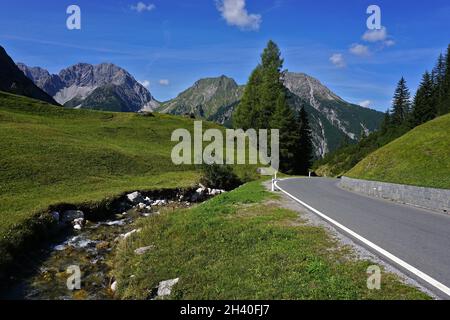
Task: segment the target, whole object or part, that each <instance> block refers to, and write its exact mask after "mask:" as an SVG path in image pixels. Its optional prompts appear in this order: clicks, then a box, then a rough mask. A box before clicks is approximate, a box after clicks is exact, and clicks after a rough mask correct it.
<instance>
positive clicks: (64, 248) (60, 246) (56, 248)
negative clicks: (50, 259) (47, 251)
mask: <svg viewBox="0 0 450 320" xmlns="http://www.w3.org/2000/svg"><path fill="white" fill-rule="evenodd" d="M66 248H67V247H66V246H65V245H63V244H60V245H57V246H55V247H54V248H53V249H55V250H56V251H64V250H66Z"/></svg>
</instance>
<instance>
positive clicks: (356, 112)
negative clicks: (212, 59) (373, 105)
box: [157, 72, 383, 157]
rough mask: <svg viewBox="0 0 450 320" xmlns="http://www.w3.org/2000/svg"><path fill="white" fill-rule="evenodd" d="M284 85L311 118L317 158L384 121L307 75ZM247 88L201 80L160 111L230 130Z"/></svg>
mask: <svg viewBox="0 0 450 320" xmlns="http://www.w3.org/2000/svg"><path fill="white" fill-rule="evenodd" d="M284 84H285V86H286V88H287V89H288V90H289V93H290V95H289V97H288V101H289V104H290V105H291V106H292V107H293V108H294V109H296V110H300V108H302V107H304V108H305V110H306V111H307V113H308V115H309V118H310V122H311V127H312V130H313V143H314V147H315V153H316V156H317V157H323V156H324V155H325V154H326V153H328V152H330V151H333V150H335V149H336V148H338V147H339V145H340V144H341V143H342V142H343V141H345V140H349V141H357V140H358V139H359V138H360V137H361V134H362V133H365V134H366V133H369V132H372V131H374V130H376V129H378V127H379V124H380V123H381V121H382V119H383V113H381V112H378V111H375V110H371V109H367V108H363V107H360V106H357V105H354V104H351V103H348V102H346V101H344V100H343V99H342V98H340V97H339V96H338V95H336V94H335V93H333V92H332V91H331V90H329V89H328V88H327V87H325V86H324V85H323V84H321V83H320V82H319V81H318V80H317V79H315V78H313V77H311V76H308V75H306V74H303V73H292V72H288V73H286V75H285V79H284ZM244 88H245V87H244V86H238V85H237V84H236V82H235V81H234V80H233V79H231V78H227V77H225V76H221V77H219V78H207V79H202V80H199V81H197V82H196V83H195V84H194V85H193V86H192V87H191V88H189V89H187V90H186V91H184V92H183V93H181V94H180V95H179V96H178V97H176V98H175V99H173V100H170V101H167V102H164V103H162V104H161V107H160V108H158V109H157V111H160V112H166V113H171V114H194V115H195V116H197V117H200V118H203V119H207V120H210V121H214V122H217V123H220V124H223V125H225V126H229V127H230V126H231V124H232V115H233V112H234V109H235V108H236V106H237V105H238V104H239V101H240V99H241V97H242V94H243V92H244Z"/></svg>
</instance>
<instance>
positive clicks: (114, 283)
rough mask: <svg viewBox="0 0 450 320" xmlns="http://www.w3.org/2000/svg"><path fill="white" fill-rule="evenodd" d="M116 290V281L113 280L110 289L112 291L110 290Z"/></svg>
mask: <svg viewBox="0 0 450 320" xmlns="http://www.w3.org/2000/svg"><path fill="white" fill-rule="evenodd" d="M116 290H117V281H114V282H113V283H112V284H111V291H112V292H116Z"/></svg>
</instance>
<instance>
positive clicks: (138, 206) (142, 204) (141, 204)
mask: <svg viewBox="0 0 450 320" xmlns="http://www.w3.org/2000/svg"><path fill="white" fill-rule="evenodd" d="M145 207H147V205H146V204H145V203H142V202H141V203H139V204H138V205H137V208H138V209H140V210H142V209H145Z"/></svg>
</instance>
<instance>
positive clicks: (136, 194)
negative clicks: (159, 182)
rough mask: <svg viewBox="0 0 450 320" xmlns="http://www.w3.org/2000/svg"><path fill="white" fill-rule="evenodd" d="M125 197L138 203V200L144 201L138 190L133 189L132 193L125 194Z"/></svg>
mask: <svg viewBox="0 0 450 320" xmlns="http://www.w3.org/2000/svg"><path fill="white" fill-rule="evenodd" d="M127 199H128V200H129V201H130V202H131V203H133V204H138V203H140V202H144V201H145V200H144V197H142V195H141V193H140V192H138V191H135V192H133V193H130V194H127Z"/></svg>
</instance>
